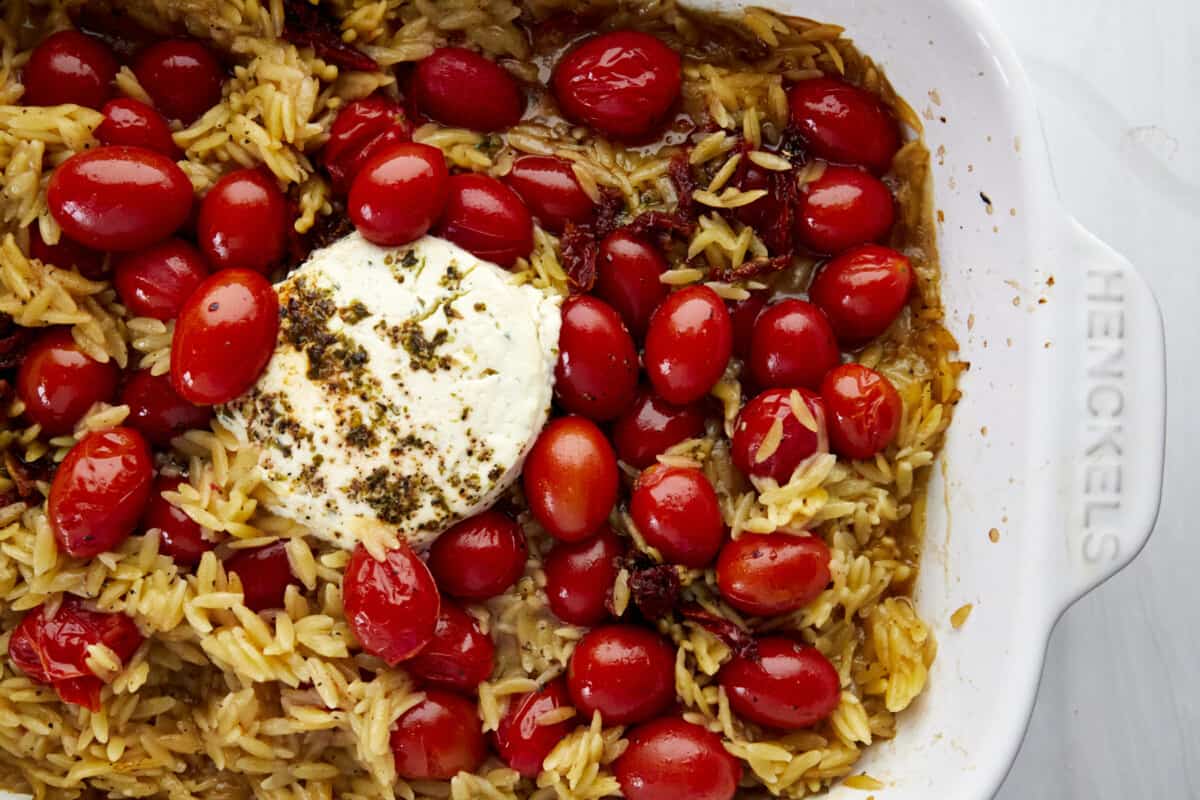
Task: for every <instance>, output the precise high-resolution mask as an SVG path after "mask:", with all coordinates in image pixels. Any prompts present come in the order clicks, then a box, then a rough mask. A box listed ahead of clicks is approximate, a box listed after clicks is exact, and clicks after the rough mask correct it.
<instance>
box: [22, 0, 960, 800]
mask: <svg viewBox="0 0 1200 800" xmlns="http://www.w3.org/2000/svg"><path fill="white" fill-rule="evenodd" d="M920 128H921V124H920V120H919V118H918V117H917V116H916V115H915V114H914V113H913V112H912V109H911V108H909V106H908V105H907V104H906V103H905V102H904V101H903V100H902V99H901V98H899V97H898V96H897V95H896V94H895V92H894V91H893V90H892V88H891V86H890V85H889V84H888V83H887V81H886V79H885V77H884V76H883V74H882V73H881V72H880V70H879V69H878V67H877V66H876V65H875V64H874V63H873V62H872V61H871V60H870V59H869V58H868V57H866V56H865V55H863V54H861V53H860V52H858V50H856V49H855V47H854V45H853V44H852V42H851V41H850V39H849V38H847V37H846V36H845V35H843V31H842V29H841V28H839V27H838V26H836V25H833V24H825V23H818V22H813V21H811V20H807V19H801V18H795V17H788V16H783V15H781V14H778V13H775V12H772V11H770V10H766V9H760V8H751V9H748V10H746V11H745V12H744V13H743V14H741V15H740V16H738V17H728V18H726V17H717V16H712V15H706V14H700V13H696V12H693V11H690V10H688V9H686V8H684V7H681V6H680V5H677V4H676V3H675V2H672V0H661V1H658V2H634V1H633V0H591V1H590V2H572V1H571V0H519V1H517V2H514V1H513V0H437V2H434V0H322V1H321V2H320V3H319V4H310V3H308V2H307V0H127V1H124V0H113V1H112V2H100V1H97V2H88V1H87V0H10V2H8V3H6V4H5V5H4V11H3V18H2V19H0V170H2V171H3V185H2V188H0V313H2V314H3V315H5V317H4V320H3V322H4V329H3V334H4V336H3V338H0V371H2V374H0V392H2V395H0V397H2V401H3V403H4V405H5V408H6V412H7V413H6V414H5V420H6V421H5V423H4V424H3V430H0V448H2V451H3V462H2V465H0V492H2V495H0V633H2V635H0V646H3V648H4V651H5V652H6V653H7V657H6V658H4V659H0V787H3V788H5V789H12V790H16V791H22V792H31V793H32V794H34V795H36V796H39V797H82V796H93V795H94V794H95V793H104V794H107V795H109V796H112V797H148V796H169V797H173V798H183V797H200V798H214V799H215V798H241V797H251V796H254V797H271V798H281V799H282V798H294V799H295V800H299V799H300V798H332V797H338V798H382V797H393V796H395V797H403V798H408V799H409V800H412V799H413V798H444V797H451V798H455V799H456V800H467V798H501V799H503V798H538V800H550V799H551V798H561V799H562V800H592V799H594V798H595V799H598V798H605V797H617V796H622V795H624V796H627V797H630V798H634V799H635V800H636V799H637V798H649V797H664V796H667V795H668V793H674V794H676V795H678V796H681V797H697V798H712V799H713V800H719V798H726V799H727V798H729V797H732V796H734V795H735V794H736V795H737V796H745V797H750V796H759V795H776V796H782V797H789V798H800V797H806V796H809V795H813V794H819V793H821V792H822V791H823V790H825V789H826V788H828V787H829V786H830V785H831V784H833V783H835V782H837V781H838V780H840V779H842V778H847V777H848V776H854V777H851V778H850V780H849V782H850V783H851V785H854V786H858V787H860V788H863V789H877V788H879V787H880V784H879V783H878V782H877V781H875V780H874V779H872V778H870V777H868V776H862V775H856V772H860V770H856V764H857V762H858V759H859V757H860V756H861V755H862V753H863V751H864V749H865V748H867V747H869V746H870V745H871V744H872V743H873V742H875V741H877V740H879V739H887V738H891V737H893V736H894V735H896V733H897V727H898V725H901V724H902V721H903V720H902V712H903V711H904V710H905V709H906V708H907V707H908V706H909V705H910V704H911V703H912V702H913V700H914V699H915V698H916V697H917V696H918V695H919V694H920V693H921V692H922V691H923V690H924V689H925V688H926V683H927V678H928V672H929V667H930V665H931V664H932V662H933V660H934V655H935V652H936V643H935V641H934V639H933V636H932V634H931V632H930V629H929V628H928V626H927V625H926V623H925V622H923V621H922V620H921V618H920V617H919V616H918V614H917V612H916V609H915V607H914V605H913V603H912V600H911V597H910V595H911V590H912V587H913V585H914V583H915V578H916V574H917V569H918V566H919V560H920V550H921V527H922V518H923V514H922V507H923V504H924V502H925V496H924V485H925V482H926V475H927V473H928V470H929V467H930V465H931V464H932V463H933V461H934V459H935V456H936V453H937V451H938V448H939V446H940V444H941V441H942V437H943V434H944V431H945V430H946V427H947V425H948V424H949V422H950V417H951V412H952V409H953V406H954V403H955V402H956V401H957V399H958V392H957V389H956V378H957V375H958V374H959V372H960V371H961V370H962V368H963V365H962V364H961V363H958V362H956V361H955V359H954V353H955V349H956V345H955V342H954V341H953V339H952V338H951V336H950V335H949V333H948V332H947V331H946V330H945V329H944V328H943V327H942V324H941V320H942V308H941V302H940V299H939V295H938V264H937V259H936V250H935V247H934V230H933V226H932V221H931V218H930V210H931V208H930V201H929V194H928V192H929V186H928V170H929V155H928V152H927V151H926V149H925V148H924V146H923V145H922V143H921V140H920ZM193 198H202V199H200V200H196V201H194V200H193ZM193 204H195V205H196V206H197V208H196V210H195V213H193ZM355 229H357V230H355ZM427 233H428V234H431V235H426V234H427ZM164 240H165V241H164ZM326 246H328V247H327V249H320V248H324V247H326ZM264 275H267V276H269V277H271V278H273V279H274V280H275V281H276V283H275V285H274V286H272V285H271V284H269V283H268V281H267V280H266V279H265V278H264V277H263V276H264ZM406 304H407V305H406ZM560 307H561V312H560ZM484 328H486V329H487V330H488V331H491V333H481V332H480V331H483V330H484ZM489 337H490V338H489ZM497 342H499V344H497ZM639 354H640V355H639ZM464 387H470V388H464ZM552 387H553V389H552ZM552 391H553V400H554V405H553V409H551V407H550V406H551V392H552ZM305 393H307V394H305ZM210 407H215V408H216V411H215V413H214V411H213V410H212V408H210ZM548 413H549V414H551V416H552V417H553V418H552V419H551V420H550V421H549V423H548V424H546V425H545V427H544V428H543V424H544V423H546V418H547V414H548ZM597 423H599V424H597ZM522 468H523V472H522ZM347 476H349V477H347ZM447 529H449V530H447ZM431 543H432V544H431ZM426 565H428V566H426ZM680 742H683V743H685V744H683V745H681V744H680ZM680 747H684V750H687V748H691V749H690V750H687V752H686V753H685V752H684V750H680V749H678V748H680ZM673 748H675V749H673ZM685 756H687V757H691V758H698V759H702V761H701V762H700V763H703V764H704V765H705V766H704V769H703V770H701V771H699V772H697V771H692V770H690V769H686V768H685V769H679V768H677V767H675V766H673V765H678V764H680V763H684V762H683V761H681V759H684V758H685ZM697 776H699V777H702V778H703V780H702V781H701V782H700V783H699V784H697V783H696V779H697Z"/></svg>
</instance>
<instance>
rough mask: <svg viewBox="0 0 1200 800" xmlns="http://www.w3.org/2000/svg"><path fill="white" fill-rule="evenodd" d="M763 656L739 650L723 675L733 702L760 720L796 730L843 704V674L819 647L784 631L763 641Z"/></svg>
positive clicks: (760, 643)
mask: <svg viewBox="0 0 1200 800" xmlns="http://www.w3.org/2000/svg"><path fill="white" fill-rule="evenodd" d="M758 655H759V658H758V659H757V660H751V659H749V658H745V657H744V656H740V655H735V656H734V657H733V659H732V660H731V661H729V662H728V663H727V664H726V665H725V666H724V667H723V668H722V669H721V671H720V672H719V673H718V674H717V680H718V681H720V683H721V686H722V688H724V689H725V694H726V695H728V696H729V707H730V708H731V709H732V710H733V712H734V713H735V714H738V715H739V716H741V717H743V718H744V719H747V720H749V721H750V722H754V723H756V724H758V725H766V726H767V727H771V728H782V729H784V730H796V729H798V728H807V727H810V726H812V725H816V724H817V723H818V722H820V721H821V720H823V719H825V718H826V717H828V716H829V715H830V714H832V713H833V712H834V710H835V709H836V708H837V707H838V702H839V700H840V698H841V679H840V678H839V677H838V673H837V670H836V669H834V667H833V664H830V663H829V659H827V658H826V657H825V656H823V655H821V651H820V650H818V649H817V648H815V647H809V646H808V645H804V644H801V643H799V642H795V641H792V640H791V639H787V638H784V637H782V636H769V637H766V638H763V639H759V640H758Z"/></svg>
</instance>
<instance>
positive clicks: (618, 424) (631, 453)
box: [612, 389, 704, 469]
mask: <svg viewBox="0 0 1200 800" xmlns="http://www.w3.org/2000/svg"><path fill="white" fill-rule="evenodd" d="M703 432H704V406H703V404H701V403H692V404H690V405H686V406H673V405H671V404H670V403H668V402H667V401H666V400H663V399H662V398H661V397H659V396H658V395H656V394H655V393H654V392H653V391H651V390H649V389H642V391H641V392H640V393H639V394H638V396H637V399H636V400H634V401H633V405H631V406H630V407H629V408H628V409H626V410H625V413H623V414H622V415H621V416H619V417H617V419H616V421H615V422H613V426H612V440H613V445H614V446H615V447H616V449H617V458H619V459H621V460H622V461H624V462H625V463H626V464H629V465H630V466H632V467H637V468H638V469H645V468H646V467H649V466H650V465H652V464H654V463H655V461H656V460H657V456H658V455H659V454H660V453H663V452H665V451H666V450H667V448H669V447H672V446H674V445H677V444H679V443H680V442H682V441H683V440H684V439H692V438H694V437H697V436H699V435H700V434H702V433H703Z"/></svg>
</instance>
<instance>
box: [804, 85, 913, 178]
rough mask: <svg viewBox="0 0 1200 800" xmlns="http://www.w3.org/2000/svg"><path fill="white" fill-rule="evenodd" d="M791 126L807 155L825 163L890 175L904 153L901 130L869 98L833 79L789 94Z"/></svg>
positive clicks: (883, 107) (860, 90)
mask: <svg viewBox="0 0 1200 800" xmlns="http://www.w3.org/2000/svg"><path fill="white" fill-rule="evenodd" d="M788 105H789V106H790V107H791V118H792V125H793V126H794V127H795V128H796V130H798V131H799V132H800V135H801V136H802V137H803V138H804V141H805V143H806V144H807V145H808V149H809V151H810V152H811V153H812V154H813V155H816V156H817V157H819V158H823V159H826V160H827V161H837V162H840V163H843V164H857V165H859V166H863V167H866V168H867V169H869V170H871V171H872V172H876V173H880V172H887V170H888V168H890V167H891V165H892V156H894V155H895V154H896V151H897V150H899V149H900V126H899V125H897V124H896V120H895V118H894V117H893V116H892V114H891V112H890V111H888V109H887V108H886V107H885V106H884V105H883V103H882V102H880V100H879V98H878V97H876V96H875V95H873V94H871V93H870V92H868V91H866V90H864V89H859V88H858V87H857V86H851V85H850V84H848V83H844V82H842V81H839V80H836V79H834V78H810V79H809V80H804V81H800V82H799V83H797V84H796V85H795V86H793V87H792V88H791V89H790V90H789V91H788Z"/></svg>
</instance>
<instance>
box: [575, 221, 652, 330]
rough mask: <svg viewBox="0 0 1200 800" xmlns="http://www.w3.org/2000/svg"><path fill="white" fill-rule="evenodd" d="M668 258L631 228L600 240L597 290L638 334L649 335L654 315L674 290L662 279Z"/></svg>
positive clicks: (630, 328) (597, 260)
mask: <svg viewBox="0 0 1200 800" xmlns="http://www.w3.org/2000/svg"><path fill="white" fill-rule="evenodd" d="M666 269H667V260H666V259H665V258H663V256H662V253H660V252H659V251H658V248H657V247H655V246H654V245H652V244H650V243H649V242H647V241H645V240H644V239H641V238H639V237H637V236H634V235H633V234H631V233H629V232H627V231H620V230H618V231H614V232H613V233H610V234H609V235H608V236H606V237H605V238H604V241H602V242H601V243H600V254H599V257H598V258H597V259H596V286H595V288H594V289H593V291H594V292H595V293H596V295H597V296H598V297H600V298H601V299H603V300H604V301H605V302H607V303H609V304H610V305H611V306H612V307H613V308H615V309H616V310H617V313H619V314H620V315H621V318H622V319H623V320H625V325H626V326H628V327H629V331H630V332H631V333H632V334H633V335H634V336H636V337H637V338H639V339H640V338H642V337H643V336H645V335H646V328H647V326H649V324H650V315H651V314H653V313H654V309H656V308H658V305H659V303H661V302H662V301H663V300H665V299H666V297H667V295H668V294H669V293H670V290H669V289H668V288H667V285H666V284H664V283H663V282H662V281H660V280H659V276H661V275H662V274H663V272H665V271H666Z"/></svg>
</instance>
